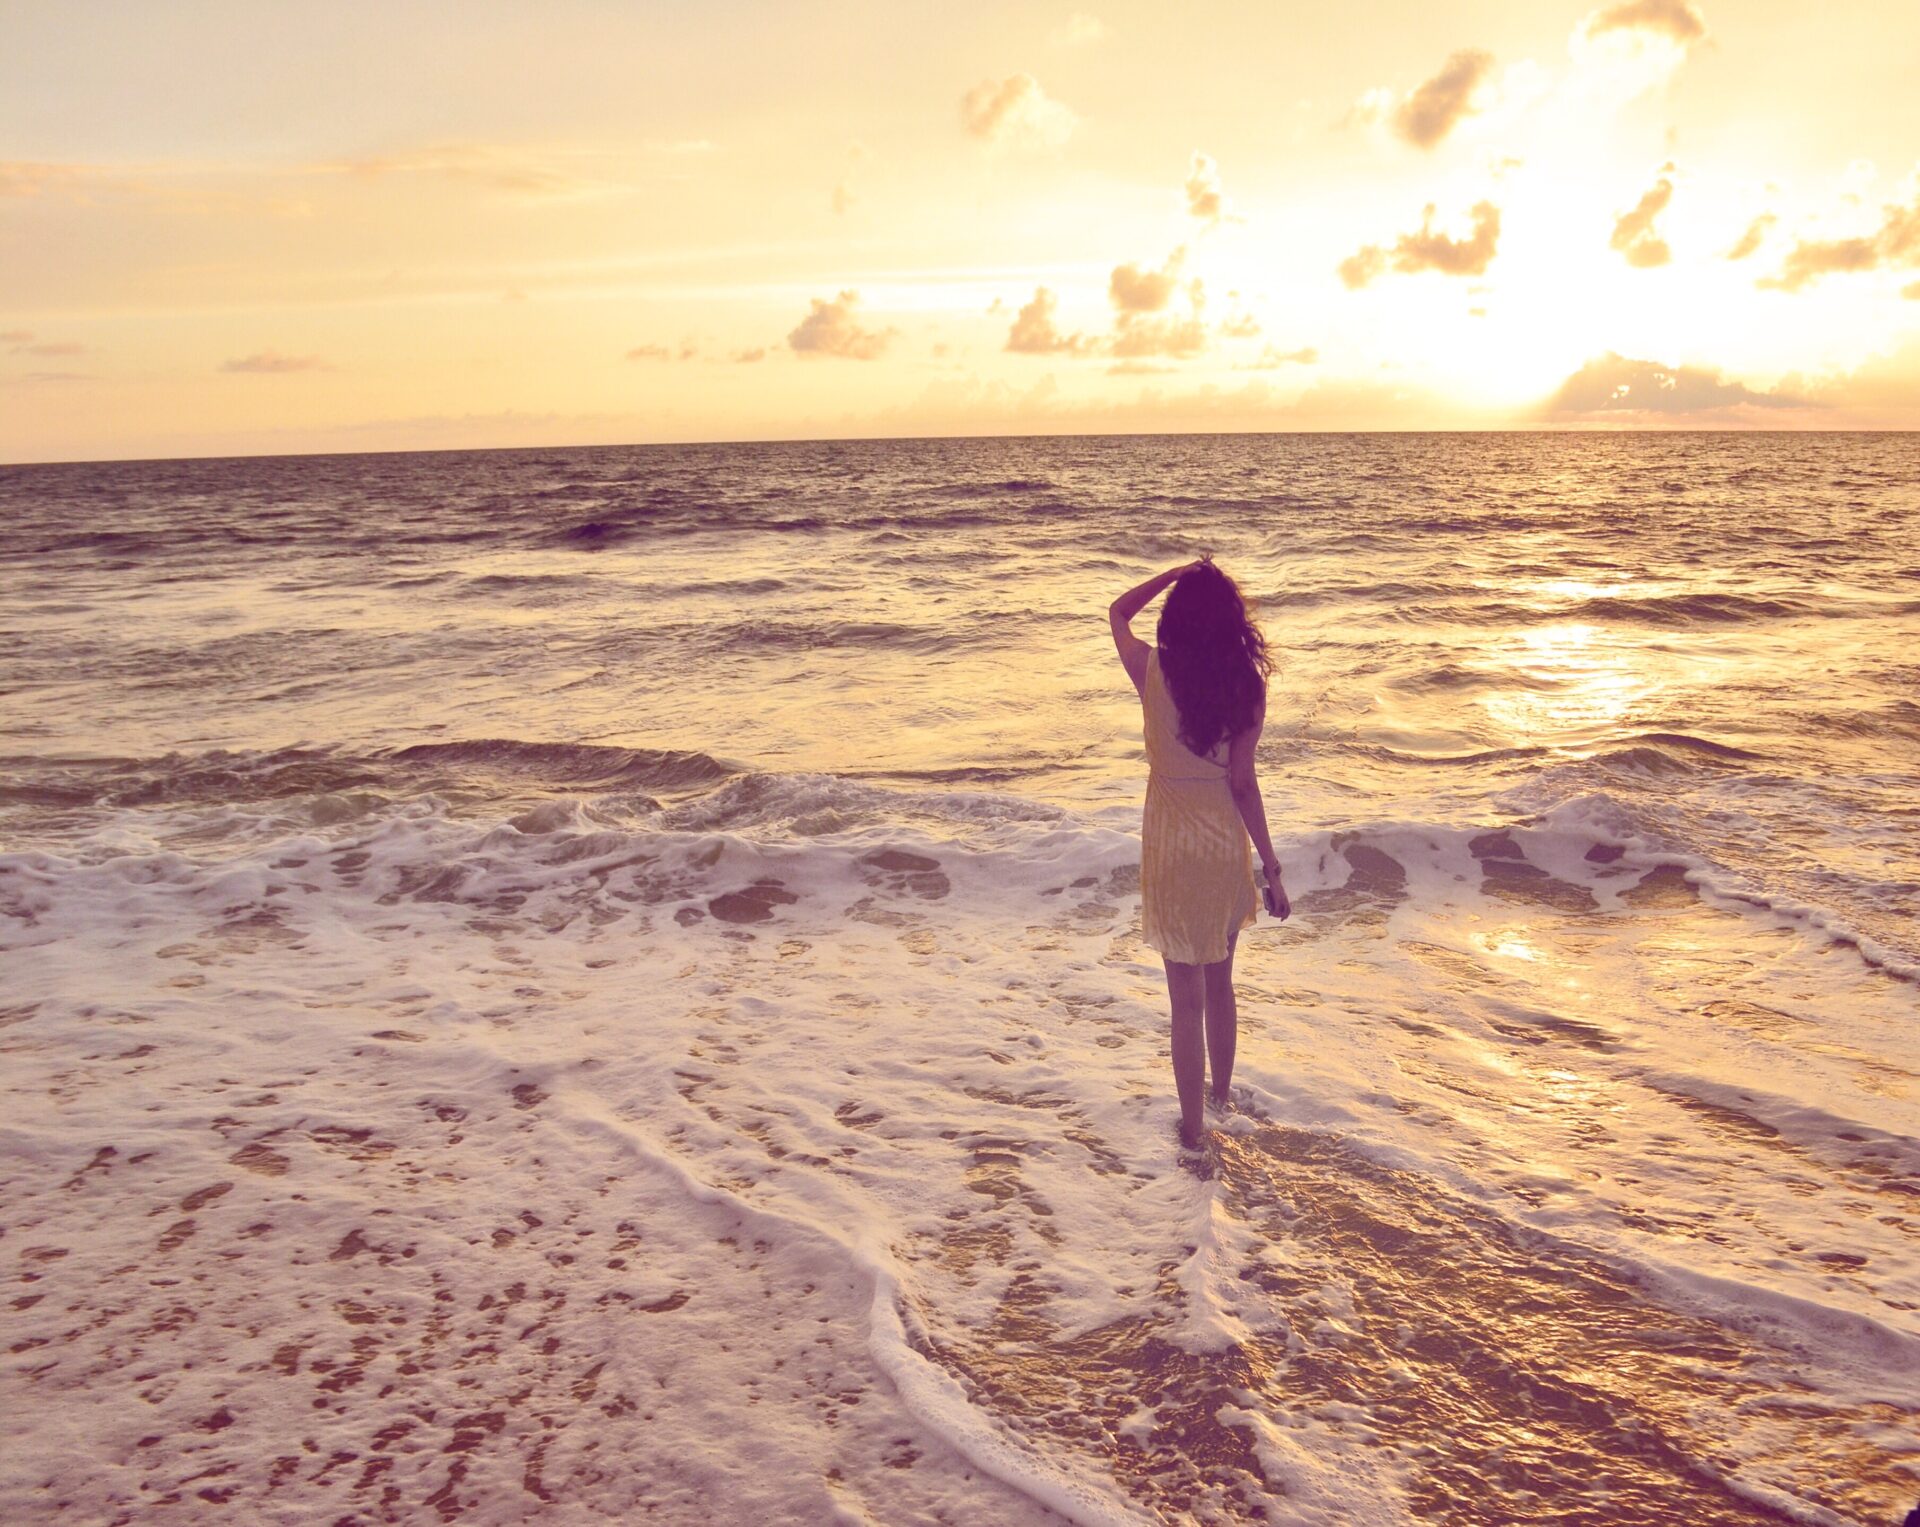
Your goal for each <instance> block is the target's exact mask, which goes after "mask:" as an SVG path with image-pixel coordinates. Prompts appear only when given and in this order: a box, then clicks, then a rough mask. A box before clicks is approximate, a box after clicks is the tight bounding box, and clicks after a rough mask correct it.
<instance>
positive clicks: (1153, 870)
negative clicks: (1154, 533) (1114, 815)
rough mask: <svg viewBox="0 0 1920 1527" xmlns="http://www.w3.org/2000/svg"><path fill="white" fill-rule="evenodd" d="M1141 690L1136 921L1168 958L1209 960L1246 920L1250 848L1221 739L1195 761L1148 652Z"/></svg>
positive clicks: (1251, 904) (1250, 908)
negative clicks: (1143, 763)
mask: <svg viewBox="0 0 1920 1527" xmlns="http://www.w3.org/2000/svg"><path fill="white" fill-rule="evenodd" d="M1144 689H1145V693H1144V695H1143V696H1142V709H1143V711H1144V714H1145V728H1144V730H1145V735H1146V744H1147V804H1146V810H1145V812H1144V814H1143V816H1142V819H1141V824H1140V927H1141V933H1142V935H1143V936H1144V937H1145V939H1146V941H1147V942H1148V943H1149V944H1151V945H1152V946H1153V947H1154V948H1155V949H1157V950H1159V951H1160V953H1162V954H1163V955H1165V956H1166V957H1167V958H1168V959H1170V960H1178V961H1180V962H1182V963H1184V964H1188V965H1211V964H1212V963H1213V962H1214V961H1216V960H1224V959H1225V958H1226V957H1227V935H1228V934H1229V933H1233V932H1237V931H1239V930H1240V929H1241V928H1244V927H1246V926H1247V925H1248V924H1249V923H1251V922H1252V921H1253V920H1254V915H1255V912H1254V909H1255V907H1256V906H1257V905H1258V904H1259V898H1258V896H1257V894H1256V893H1255V891H1254V885H1253V846H1252V844H1251V843H1249V842H1248V841H1247V829H1246V826H1245V824H1244V823H1242V822H1241V820H1240V811H1239V808H1238V807H1236V806H1235V805H1234V804H1233V796H1232V794H1231V793H1230V792H1229V790H1228V788H1227V744H1226V742H1225V741H1224V740H1223V741H1222V742H1221V743H1220V744H1219V745H1218V746H1217V747H1216V748H1215V749H1214V750H1213V754H1212V756H1211V757H1207V758H1202V757H1201V756H1200V755H1199V754H1198V753H1195V752H1194V751H1193V750H1192V749H1191V748H1189V747H1188V746H1187V745H1186V744H1185V743H1184V742H1182V741H1181V740H1180V713H1179V711H1178V710H1177V709H1176V708H1175V706H1174V703H1173V696H1172V695H1170V694H1168V693H1167V686H1166V681H1165V679H1163V678H1162V677H1161V673H1160V652H1159V649H1158V648H1155V649H1154V650H1153V651H1152V652H1151V653H1150V654H1149V655H1148V657H1147V682H1146V684H1145V686H1144Z"/></svg>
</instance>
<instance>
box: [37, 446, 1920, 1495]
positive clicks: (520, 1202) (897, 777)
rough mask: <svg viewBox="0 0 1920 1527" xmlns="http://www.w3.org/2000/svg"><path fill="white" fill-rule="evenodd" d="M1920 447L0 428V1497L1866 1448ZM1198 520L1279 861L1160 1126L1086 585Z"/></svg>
mask: <svg viewBox="0 0 1920 1527" xmlns="http://www.w3.org/2000/svg"><path fill="white" fill-rule="evenodd" d="M1917 484H1920V437H1914V436H1897V435H1878V436H1726V435H1702V436H1670V435H1661V436H1606V437H1595V436H1369V437H1334V436H1327V437H1300V436H1294V437H1272V438H1234V437H1228V438H1202V439H1195V438H1190V437H1188V438H1178V439H1131V440H1074V441H998V442H978V441H976V442H896V443H887V444H865V445H858V444H857V445H817V446H764V447H711V448H673V449H647V450H638V449H636V450H593V451H578V452H551V451H546V452H506V453H459V454H443V455H412V456H393V457H358V458H344V457H343V458H306V459H283V460H276V461H264V462H263V461H246V462H214V463H147V464H122V465H111V466H86V467H65V468H36V469H14V470H10V471H7V472H6V473H4V474H0V564H3V565H4V566H5V567H6V568H7V569H8V571H7V574H6V577H5V581H4V583H0V687H3V688H4V692H5V695H6V706H5V710H4V713H3V714H0V732H3V733H4V736H0V752H4V753H5V755H6V756H5V758H4V759H0V850H3V851H0V948H3V949H4V950H5V957H6V965H7V982H6V989H5V991H4V993H0V1023H4V1024H5V1027H4V1028H0V1043H4V1044H5V1045H6V1047H7V1050H8V1061H9V1064H8V1082H7V1086H8V1093H9V1107H8V1121H7V1123H6V1125H5V1126H4V1128H5V1134H4V1140H5V1147H6V1148H5V1167H4V1202H5V1205H6V1210H5V1212H6V1220H5V1225H6V1237H5V1239H6V1243H7V1244H8V1245H9V1246H10V1247H11V1249H12V1254H13V1255H14V1257H15V1258H16V1261H17V1265H18V1271H17V1274H16V1276H17V1277H18V1278H19V1279H20V1280H21V1287H20V1289H19V1292H18V1294H17V1296H16V1298H15V1299H14V1302H13V1309H12V1312H11V1313H12V1320H11V1322H10V1326H11V1328H13V1329H15V1330H17V1332H18V1334H17V1335H15V1336H13V1337H11V1338H10V1341H9V1346H10V1348H11V1351H10V1353H9V1355H8V1358H7V1368H6V1372H7V1375H8V1377H7V1379H6V1387H7V1391H8V1398H9V1409H10V1410H12V1411H14V1412H16V1413H19V1414H23V1415H26V1416H28V1417H29V1418H30V1419H29V1420H28V1422H27V1423H26V1426H25V1430H26V1436H25V1437H24V1439H23V1445H22V1446H20V1447H18V1448H16V1449H14V1450H12V1453H11V1458H10V1461H9V1463H8V1464H7V1465H6V1466H5V1468H4V1469H0V1499H5V1500H6V1501H8V1502H9V1507H8V1511H9V1515H20V1514H22V1513H23V1512H24V1513H27V1514H30V1515H36V1516H45V1517H48V1518H50V1519H72V1520H112V1519H115V1517H116V1514H118V1515H119V1516H121V1517H122V1518H123V1519H129V1520H131V1519H135V1518H138V1519H146V1518H147V1517H149V1516H153V1515H155V1513H156V1512H158V1513H164V1512H166V1511H168V1510H171V1511H173V1512H176V1513H185V1512H188V1511H197V1510H204V1508H205V1502H206V1501H208V1500H213V1499H215V1498H218V1499H219V1500H221V1501H222V1502H226V1503H232V1504H236V1505H240V1506H242V1507H243V1508H244V1509H246V1510H247V1511H248V1512H249V1514H250V1515H252V1516H254V1517H257V1518H258V1519H261V1520H280V1519H285V1520H290V1521H291V1520H307V1519H311V1517H312V1514H313V1513H314V1512H315V1511H317V1510H323V1509H324V1510H328V1511H332V1512H335V1513H336V1514H337V1513H339V1512H350V1513H358V1514H359V1515H360V1516H362V1517H364V1518H367V1519H371V1520H381V1519H396V1520H397V1519H419V1518H420V1517H421V1516H423V1515H425V1514H427V1513H429V1512H434V1513H437V1514H439V1515H441V1516H443V1517H447V1518H448V1519H452V1518H453V1517H455V1516H457V1517H460V1518H461V1519H464V1520H475V1521H488V1520H501V1521H509V1520H515V1519H518V1518H519V1517H520V1516H521V1515H522V1514H524V1513H525V1512H526V1511H527V1510H530V1509H535V1508H540V1509H545V1510H548V1511H550V1512H555V1513H562V1514H564V1513H566V1512H569V1511H572V1512H575V1513H578V1514H579V1515H581V1516H582V1517H583V1519H598V1518H601V1517H609V1516H620V1517H634V1518H637V1517H640V1516H643V1515H645V1514H646V1513H648V1512H651V1513H653V1514H654V1515H655V1516H657V1517H660V1518H662V1519H667V1520H687V1519H691V1518H694V1517H696V1516H708V1515H712V1514H714V1513H715V1512H716V1511H717V1512H719V1513H721V1514H722V1515H731V1516H734V1517H737V1518H738V1519H742V1520H745V1519H758V1520H770V1521H771V1520H795V1521H800V1520H805V1521H814V1520H845V1521H865V1520H876V1521H886V1522H889V1523H891V1522H916V1521H928V1522H931V1521H940V1520H953V1521H961V1520H964V1521H968V1522H975V1521H981V1522H987V1521H1004V1522H1025V1521H1035V1520H1042V1519H1045V1513H1046V1511H1047V1509H1048V1508H1049V1507H1051V1508H1053V1509H1055V1510H1057V1511H1059V1512H1062V1513H1066V1514H1068V1515H1070V1516H1072V1517H1074V1518H1075V1519H1078V1520H1083V1521H1111V1520H1156V1519H1159V1520H1184V1519H1198V1520H1202V1521H1241V1520H1261V1519H1267V1520H1277V1521H1298V1522H1324V1523H1328V1524H1333V1523H1367V1522H1405V1521H1422V1522H1427V1521H1431V1522H1448V1523H1482V1522H1484V1523H1500V1522H1518V1521H1539V1522H1551V1523H1569V1524H1571V1523H1593V1524H1601V1523H1617V1524H1637V1523H1643V1522H1647V1521H1653V1520H1666V1519H1670V1520H1685V1521H1688V1522H1773V1521H1809V1522H1846V1523H1870V1522H1880V1521H1887V1520H1897V1519H1898V1516H1899V1515H1900V1513H1901V1512H1902V1511H1904V1510H1905V1509H1906V1508H1907V1507H1908V1506H1910V1505H1911V1504H1913V1503H1914V1501H1915V1500H1920V1444H1916V1443H1915V1440H1914V1438H1915V1435H1916V1429H1915V1426H1914V1421H1915V1412H1916V1410H1920V1385H1917V1384H1916V1383H1915V1381H1914V1380H1913V1378H1912V1377H1911V1374H1912V1373H1913V1372H1915V1371H1920V1361H1917V1360H1920V1320H1916V1314H1915V1312H1916V1309H1920V1272H1917V1271H1916V1259H1915V1244H1914V1237H1915V1230H1916V1226H1920V1209H1916V1202H1917V1200H1920V1110H1917V1109H1916V1105H1915V1095H1916V1094H1915V1082H1916V1072H1920V1059H1917V1058H1916V1053H1917V1052H1916V1043H1915V1027H1914V1020H1915V1017H1916V1014H1917V1013H1920V929H1916V925H1915V922H1914V918H1913V906H1914V902H1915V893H1916V890H1917V889H1920V808H1917V807H1916V806H1915V804H1914V803H1915V800H1916V795H1915V786H1916V784H1917V783H1920V773H1917V772H1916V766H1915V761H1914V760H1915V749H1916V745H1917V744H1920V705H1916V703H1915V700H1914V696H1915V694H1916V692H1917V691H1920V684H1917V683H1916V680H1920V665H1916V663H1915V662H1914V660H1913V658H1912V653H1913V651H1914V650H1916V649H1915V647H1914V641H1915V637H1916V634H1920V551H1916V547H1920V536H1916V534H1915V530H1916V522H1920V486H1917ZM1201 550H1212V551H1214V552H1216V553H1217V555H1218V556H1219V557H1220V559H1221V560H1222V562H1223V563H1224V564H1225V565H1227V566H1228V567H1229V568H1230V569H1231V570H1232V571H1234V572H1235V573H1236V575H1237V576H1238V577H1239V578H1240V579H1241V582H1242V584H1243V586H1245V587H1246V588H1247V589H1248V590H1249V591H1250V592H1251V593H1253V594H1254V595H1255V596H1256V597H1257V598H1258V599H1259V602H1260V606H1261V613H1262V618H1263V620H1264V622H1265V625H1266V628H1267V631H1268V634H1269V636H1270V637H1271V638H1273V640H1274V641H1275V644H1276V647H1277V649H1278V651H1279V653H1280V657H1281V668H1280V672H1279V674H1278V676H1277V678H1276V681H1275V688H1274V692H1273V700H1272V703H1271V706H1270V721H1269V728H1268V732H1267V736H1266V738H1265V740H1264V742H1263V744H1262V748H1261V755H1260V758H1261V766H1262V771H1263V775H1264V778H1265V784H1266V793H1267V800H1268V811H1269V816H1270V818H1271V820H1272V822H1273V824H1274V829H1275V839H1276V843H1277V845H1278V846H1279V848H1280V851H1281V854H1282V858H1283V860H1284V861H1285V864H1286V869H1287V880H1288V885H1289V888H1290V890H1291V891H1292V894H1293V899H1294V902H1295V906H1296V908H1297V913H1296V916H1295V918H1294V919H1293V920H1292V921H1291V922H1289V923H1287V924H1285V925H1275V924H1272V923H1268V922H1264V921H1263V923H1262V924H1261V925H1260V926H1259V927H1258V928H1256V929H1254V930H1250V931H1249V932H1248V933H1247V934H1246V935H1245V936H1244V937H1243V939H1242V943H1241V950H1240V956H1239V972H1240V977H1241V980H1240V992H1241V1014H1242V1039H1241V1046H1240V1066H1239V1069H1238V1071H1237V1073H1236V1080H1237V1081H1238V1082H1239V1083H1240V1084H1241V1086H1240V1095H1239V1097H1238V1100H1237V1106H1236V1108H1235V1110H1234V1111H1233V1112H1231V1113H1229V1114H1226V1115H1223V1116H1222V1117H1221V1118H1220V1119H1219V1120H1218V1121H1217V1122H1218V1124H1219V1129H1218V1132H1217V1134H1216V1137H1215V1147H1214V1150H1213V1152H1212V1155H1211V1158H1210V1160H1209V1162H1208V1163H1207V1164H1206V1166H1205V1167H1204V1168H1203V1169H1201V1170H1199V1171H1195V1170H1191V1169H1188V1168H1183V1167H1182V1166H1181V1165H1180V1164H1179V1162H1178V1161H1177V1160H1176V1157H1175V1153H1174V1151H1173V1149H1172V1128H1173V1120H1174V1117H1175V1113H1176V1110H1175V1105H1174V1102H1173V1098H1172V1089H1171V1085H1170V1076H1169V1072H1168V1062H1167V1058H1166V1044H1165V998H1164V990H1163V986H1162V982H1161V978H1160V971H1159V965H1158V961H1157V957H1155V956H1154V955H1153V952H1152V951H1151V950H1149V949H1147V948H1145V947H1144V946H1143V945H1142V944H1141V943H1140V940H1139V929H1138V898H1137V889H1136V887H1137V865H1138V857H1139V855H1138V841H1137V837H1136V836H1135V833H1136V830H1137V826H1138V811H1139V800H1140V795H1141V791H1142V787H1143V781H1142V779H1141V777H1140V768H1141V763H1140V746H1139V723H1138V708H1137V703H1136V702H1135V701H1134V699H1133V695H1132V691H1131V689H1130V688H1129V687H1128V686H1127V684H1126V681H1125V679H1124V676H1123V675H1122V674H1121V673H1120V670H1119V668H1118V665H1117V664H1116V663H1115V661H1114V659H1113V657H1112V653H1111V647H1110V644H1109V643H1108V640H1107V636H1106V630H1105V622H1104V620H1103V619H1102V618H1101V617H1102V615H1103V613H1104V611H1103V607H1104V605H1105V603H1106V601H1107V600H1109V599H1110V598H1112V597H1113V595H1114V594H1115V593H1117V592H1119V591H1120V589H1122V588H1124V587H1126V586H1127V585H1128V584H1130V583H1132V582H1134V581H1136V580H1137V579H1138V578H1140V577H1142V576H1144V575H1145V574H1146V573H1147V572H1149V571H1152V570H1153V569H1154V568H1156V567H1158V566H1161V565H1165V564H1166V563H1169V562H1173V561H1178V560H1184V559H1185V558H1188V557H1191V556H1193V555H1195V554H1196V553H1197V552H1199V551H1201ZM1150 619H1151V617H1149V618H1148V620H1147V621H1146V622H1143V623H1142V625H1141V629H1142V630H1143V631H1145V630H1146V629H1147V628H1148V626H1149V625H1150ZM223 1417H224V1419H222V1418H223ZM74 1437H84V1438H85V1439H86V1443H87V1446H86V1447H85V1448H83V1449H74V1448H73V1447H71V1445H70V1444H69V1442H68V1441H67V1440H66V1439H70V1438H74ZM55 1439H60V1440H59V1441H58V1442H56V1440H55ZM207 1492H213V1493H212V1494H208V1493H207ZM170 1497H171V1499H169V1498H170ZM1183 1513H1184V1515H1183Z"/></svg>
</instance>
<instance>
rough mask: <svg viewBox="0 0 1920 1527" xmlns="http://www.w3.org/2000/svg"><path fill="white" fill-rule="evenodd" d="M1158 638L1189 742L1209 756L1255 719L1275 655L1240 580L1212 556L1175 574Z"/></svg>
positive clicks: (1169, 687)
mask: <svg viewBox="0 0 1920 1527" xmlns="http://www.w3.org/2000/svg"><path fill="white" fill-rule="evenodd" d="M1154 640H1155V642H1156V643H1157V644H1158V645H1159V648H1160V672H1161V673H1162V674H1163V675H1165V677H1166V681H1167V693H1168V694H1170V695H1172V696H1173V704H1174V709H1175V710H1177V711H1178V712H1179V714H1180V726H1179V737H1180V741H1181V742H1182V743H1184V744H1185V745H1186V746H1187V747H1189V748H1191V749H1192V750H1193V751H1194V752H1196V753H1198V754H1200V755H1201V756H1202V757H1205V756H1206V755H1207V754H1209V753H1211V752H1212V751H1213V750H1214V749H1215V748H1216V747H1218V746H1219V745H1220V739H1221V738H1223V737H1232V736H1234V735H1235V734H1236V733H1239V732H1243V731H1245V730H1246V729H1247V728H1248V727H1249V726H1251V725H1253V719H1254V717H1255V716H1256V715H1257V714H1258V713H1259V709H1260V701H1261V699H1262V697H1264V696H1265V694H1266V691H1267V676H1268V675H1269V674H1271V673H1272V672H1273V658H1272V656H1271V655H1270V654H1269V653H1268V651H1267V639H1266V637H1264V636H1263V635H1261V633H1260V628H1259V626H1257V625H1255V624H1254V621H1253V617H1252V616H1251V615H1249V614H1248V613H1247V602H1246V600H1245V599H1243V598H1242V597H1241V594H1240V588H1239V585H1238V584H1236V583H1235V582H1234V581H1233V579H1231V578H1229V577H1228V576H1227V575H1226V574H1225V573H1223V572H1222V571H1221V570H1220V569H1219V568H1217V567H1215V566H1214V565H1213V562H1212V561H1211V560H1210V559H1209V560H1207V561H1203V562H1200V563H1198V564H1197V565H1195V566H1193V567H1190V568H1188V569H1187V570H1186V571H1185V572H1184V573H1182V574H1181V575H1180V576H1179V577H1178V578H1176V579H1175V580H1174V584H1173V587H1172V588H1171V589H1169V590H1168V591H1167V599H1166V603H1165V604H1163V605H1162V606H1161V607H1160V625H1159V627H1158V629H1157V630H1155V632H1154Z"/></svg>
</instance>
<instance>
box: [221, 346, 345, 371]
mask: <svg viewBox="0 0 1920 1527" xmlns="http://www.w3.org/2000/svg"><path fill="white" fill-rule="evenodd" d="M220 369H221V370H222V371H242V372H251V373H254V374H257V375H263V376H278V375H282V374H284V373H286V372H290V371H331V370H333V367H331V366H330V365H328V364H327V363H326V362H325V361H323V360H321V359H320V357H319V356H317V355H282V354H281V353H280V352H279V351H278V350H260V351H257V352H256V353H254V354H252V355H243V356H241V357H240V358H239V359H238V360H231V361H228V362H226V363H225V364H224V365H222V366H221V368H220Z"/></svg>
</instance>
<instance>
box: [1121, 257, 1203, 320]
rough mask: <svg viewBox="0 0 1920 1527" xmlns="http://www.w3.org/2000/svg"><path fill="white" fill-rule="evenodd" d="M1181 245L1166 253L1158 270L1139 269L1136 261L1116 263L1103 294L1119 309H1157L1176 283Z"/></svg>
mask: <svg viewBox="0 0 1920 1527" xmlns="http://www.w3.org/2000/svg"><path fill="white" fill-rule="evenodd" d="M1186 258H1187V251H1186V249H1185V247H1184V246H1182V247H1181V248H1179V249H1176V250H1174V252H1173V253H1172V254H1170V255H1168V256H1167V263H1166V265H1165V266H1164V267H1163V268H1162V269H1160V270H1142V269H1141V268H1140V267H1139V266H1137V265H1116V266H1114V268H1113V275H1112V276H1111V278H1109V280H1108V282H1107V296H1108V297H1109V298H1110V299H1111V300H1112V302H1113V305H1114V306H1115V307H1116V308H1118V309H1119V310H1120V311H1121V312H1122V313H1157V312H1159V311H1160V310H1161V309H1162V308H1164V307H1165V306H1166V305H1167V303H1168V302H1170V301H1171V300H1172V298H1173V294H1174V291H1175V289H1176V288H1177V287H1178V286H1179V284H1180V267H1181V265H1182V264H1183V263H1185V261H1186Z"/></svg>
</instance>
